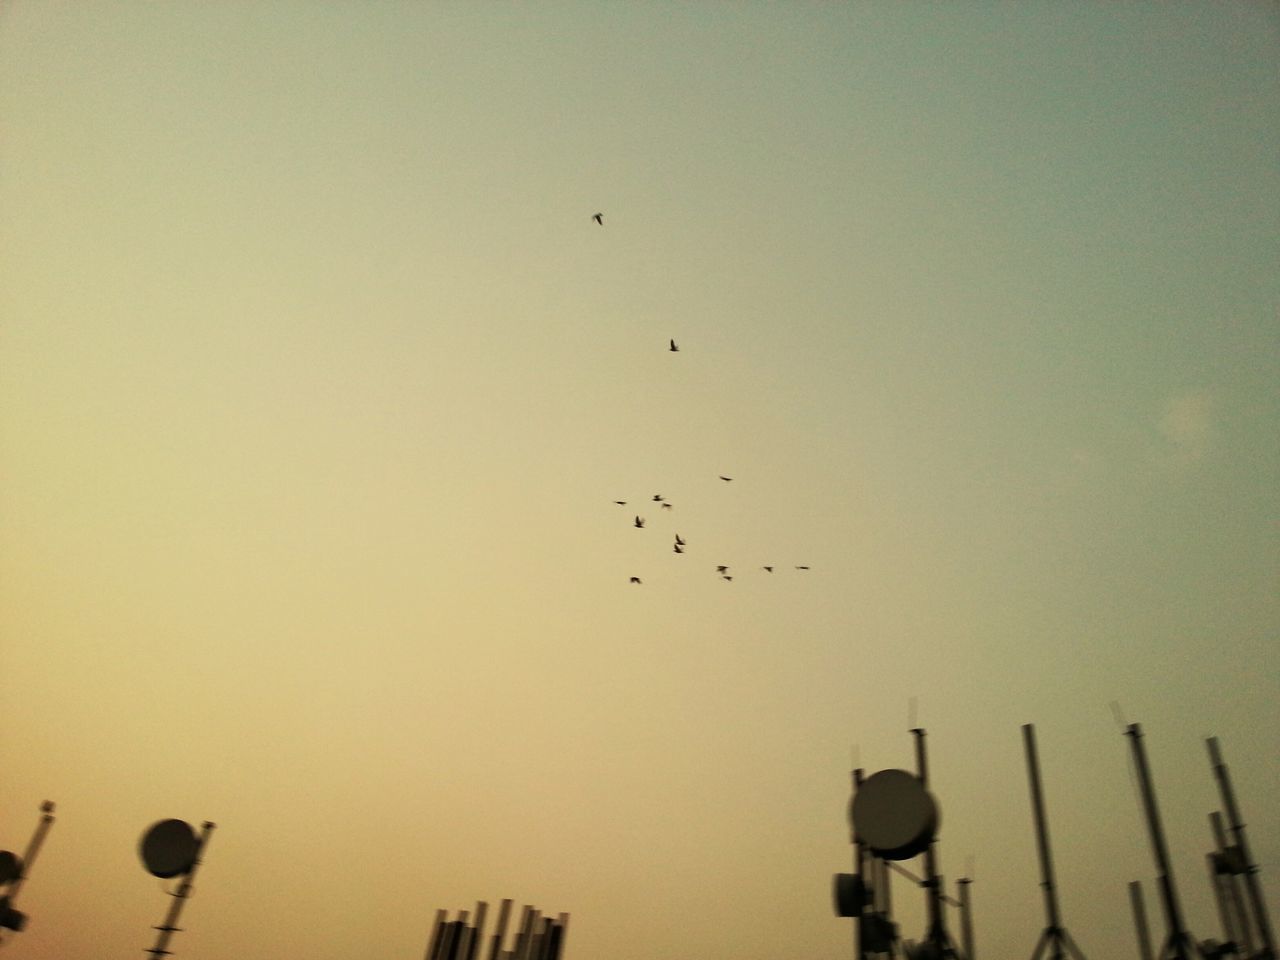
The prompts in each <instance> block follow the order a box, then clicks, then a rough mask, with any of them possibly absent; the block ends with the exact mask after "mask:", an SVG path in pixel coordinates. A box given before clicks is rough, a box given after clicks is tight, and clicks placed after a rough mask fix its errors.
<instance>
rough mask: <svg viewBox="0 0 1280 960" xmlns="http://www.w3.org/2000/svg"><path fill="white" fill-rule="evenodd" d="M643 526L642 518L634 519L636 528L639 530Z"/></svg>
mask: <svg viewBox="0 0 1280 960" xmlns="http://www.w3.org/2000/svg"><path fill="white" fill-rule="evenodd" d="M643 526H644V517H636V527H637V528H640V527H643Z"/></svg>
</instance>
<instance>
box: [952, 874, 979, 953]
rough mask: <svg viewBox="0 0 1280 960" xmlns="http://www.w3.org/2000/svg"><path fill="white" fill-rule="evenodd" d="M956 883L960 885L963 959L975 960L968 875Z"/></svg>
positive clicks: (970, 881)
mask: <svg viewBox="0 0 1280 960" xmlns="http://www.w3.org/2000/svg"><path fill="white" fill-rule="evenodd" d="M956 883H957V884H958V885H959V886H960V941H961V943H963V944H964V955H965V960H975V958H974V955H973V916H972V914H970V912H969V909H970V904H969V884H971V883H973V881H972V880H971V879H969V878H968V877H961V878H960V879H959V880H957V881H956Z"/></svg>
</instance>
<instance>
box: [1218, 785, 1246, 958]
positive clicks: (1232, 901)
mask: <svg viewBox="0 0 1280 960" xmlns="http://www.w3.org/2000/svg"><path fill="white" fill-rule="evenodd" d="M1209 829H1210V830H1211V831H1212V832H1213V838H1214V843H1215V844H1216V847H1217V849H1216V850H1215V851H1214V852H1213V853H1210V854H1209V855H1208V860H1209V883H1210V885H1212V887H1213V892H1214V895H1215V896H1216V897H1217V901H1218V915H1219V917H1220V919H1221V920H1222V931H1223V933H1225V934H1226V936H1227V940H1228V942H1230V943H1234V944H1235V945H1236V946H1237V947H1238V948H1239V950H1240V951H1241V952H1242V955H1243V956H1245V957H1251V956H1253V934H1252V932H1251V930H1250V929H1249V914H1248V913H1247V911H1246V909H1245V905H1244V898H1243V897H1242V896H1241V895H1240V887H1239V885H1238V881H1237V874H1240V873H1243V872H1244V858H1243V857H1241V856H1239V853H1240V851H1239V848H1237V847H1229V846H1228V845H1227V832H1226V830H1225V829H1224V828H1223V826H1222V814H1221V813H1220V812H1219V811H1217V810H1214V811H1213V812H1212V813H1210V814H1209Z"/></svg>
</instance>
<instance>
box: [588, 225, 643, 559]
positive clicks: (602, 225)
mask: <svg viewBox="0 0 1280 960" xmlns="http://www.w3.org/2000/svg"><path fill="white" fill-rule="evenodd" d="M591 219H592V220H594V221H595V222H596V223H598V224H600V226H602V227H603V226H604V214H603V213H597V214H594V215H593V216H592V217H591ZM638 582H639V581H637V583H638Z"/></svg>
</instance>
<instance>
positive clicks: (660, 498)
mask: <svg viewBox="0 0 1280 960" xmlns="http://www.w3.org/2000/svg"><path fill="white" fill-rule="evenodd" d="M665 499H666V497H664V496H663V495H662V494H660V493H655V494H654V495H653V502H654V503H661V502H662V501H663V500H665Z"/></svg>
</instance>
